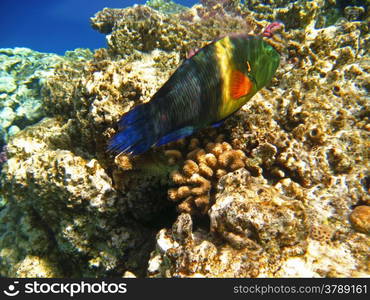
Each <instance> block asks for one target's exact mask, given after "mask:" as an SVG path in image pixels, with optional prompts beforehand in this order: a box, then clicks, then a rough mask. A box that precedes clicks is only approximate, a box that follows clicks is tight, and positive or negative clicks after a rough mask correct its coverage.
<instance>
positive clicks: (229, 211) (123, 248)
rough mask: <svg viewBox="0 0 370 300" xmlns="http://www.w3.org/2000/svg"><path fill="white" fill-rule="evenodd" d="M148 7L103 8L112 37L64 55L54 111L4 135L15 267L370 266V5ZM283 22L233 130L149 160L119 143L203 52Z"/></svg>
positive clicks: (152, 271) (275, 273) (49, 273)
mask: <svg viewBox="0 0 370 300" xmlns="http://www.w3.org/2000/svg"><path fill="white" fill-rule="evenodd" d="M151 2H152V7H154V8H155V9H153V8H150V7H148V6H135V7H130V8H126V9H114V10H113V9H104V10H103V11H102V12H99V13H98V14H96V15H95V17H93V18H92V20H91V21H92V26H93V27H94V28H95V29H97V30H99V31H100V32H102V33H104V34H107V42H108V47H107V49H98V50H96V51H95V52H94V54H93V56H92V57H91V56H90V57H84V58H83V59H82V58H80V59H78V58H77V57H78V55H76V56H75V58H74V57H73V56H72V57H70V58H64V59H63V58H62V62H60V63H59V64H58V65H57V66H56V67H54V70H53V76H49V77H48V79H47V80H46V82H44V83H43V84H42V95H43V99H42V101H43V107H44V113H45V116H46V118H44V119H43V120H42V121H41V122H39V123H37V124H35V125H32V126H29V127H27V128H26V129H23V130H21V131H20V132H18V133H17V134H15V135H14V136H12V137H11V138H9V140H8V141H7V161H6V162H5V163H4V165H3V170H2V173H1V195H2V197H3V198H4V203H5V204H4V206H3V208H2V209H1V211H0V274H1V275H2V276H13V277H31V276H32V277H56V276H58V277H59V276H71V277H73V276H74V277H77V276H78V277H81V276H95V277H102V276H131V277H132V276H141V277H144V276H148V277H174V276H176V277H365V276H368V275H369V274H370V269H369V268H370V266H369V263H368V262H369V253H368V245H369V205H370V196H369V189H370V184H369V182H370V173H369V170H370V163H369V157H370V152H369V149H370V147H369V146H370V142H369V141H370V120H369V111H370V107H369V105H370V101H369V100H370V99H369V87H370V85H369V83H370V75H369V74H370V57H369V49H370V47H369V45H370V33H369V22H368V21H369V9H367V10H365V11H364V12H362V10H361V9H356V8H353V7H355V6H356V3H355V2H356V1H350V2H351V3H350V4H348V5H347V6H345V7H342V6H343V1H335V0H330V1H325V0H316V1H300V0H297V1H272V2H271V1H270V2H271V3H270V4H261V3H260V1H246V3H245V4H243V3H240V1H231V0H230V1H222V2H220V1H201V4H198V5H195V6H194V7H192V8H190V9H187V8H186V9H184V10H183V9H182V8H181V9H179V10H176V9H174V10H171V9H170V8H169V7H168V6H163V9H161V8H160V6H158V3H157V4H156V3H154V2H155V1H151ZM165 2H166V3H169V2H168V1H165ZM352 2H353V3H352ZM357 5H358V4H357ZM351 7H352V8H351ZM359 7H360V6H359ZM168 9H169V10H170V13H171V15H168V14H167V13H166V12H165V11H166V10H168ZM276 21H281V22H282V23H283V25H284V26H283V28H279V29H278V30H276V31H274V32H273V37H272V38H268V37H264V38H263V39H264V40H265V41H266V42H268V43H270V44H271V45H273V47H275V49H276V50H277V51H278V52H279V53H280V56H281V62H280V66H279V68H278V69H277V71H276V75H275V76H274V77H273V79H272V81H271V83H270V84H268V85H267V86H266V87H265V88H263V89H261V90H260V92H259V93H257V94H256V95H255V96H254V97H253V98H252V99H251V100H249V101H248V102H247V103H246V105H244V106H243V107H242V108H241V109H240V111H238V112H237V113H235V114H234V115H233V116H231V117H230V118H229V119H227V120H226V121H225V123H224V124H223V125H222V126H220V127H218V128H214V129H211V130H210V129H205V130H201V131H199V132H197V133H195V134H193V135H191V136H189V137H187V138H185V139H182V140H178V141H176V142H173V143H170V144H167V145H163V146H160V147H154V148H152V149H150V150H149V151H147V152H145V153H143V154H141V155H138V156H135V157H132V156H130V155H125V154H121V155H119V156H115V155H113V154H111V153H108V152H107V151H106V148H107V144H108V141H109V140H110V139H111V138H112V137H113V136H114V134H116V132H117V125H116V124H117V122H118V121H119V119H120V118H121V116H122V115H124V114H125V113H127V112H129V111H130V110H131V109H133V108H134V107H136V106H137V105H140V104H144V103H147V102H148V101H150V99H151V98H152V97H153V95H154V94H155V93H156V92H157V91H158V90H159V89H160V87H161V86H162V85H163V84H164V83H165V82H166V81H167V80H168V79H169V78H170V77H171V75H172V74H173V72H174V71H175V70H176V68H177V67H178V66H179V64H180V62H181V61H182V60H183V59H185V58H186V57H188V54H189V53H190V54H191V55H193V54H194V53H197V51H198V50H197V49H200V48H202V47H204V46H205V45H207V44H209V43H211V42H212V41H214V40H215V39H217V38H220V37H222V36H226V35H228V34H231V33H241V32H243V33H247V34H254V35H258V36H261V35H262V34H263V33H264V30H265V29H266V27H267V26H268V25H269V24H271V23H273V22H276ZM273 29H274V28H272V31H273ZM191 55H190V56H191ZM31 265H33V266H35V268H33V269H32V268H30V266H31ZM133 274H134V275H133Z"/></svg>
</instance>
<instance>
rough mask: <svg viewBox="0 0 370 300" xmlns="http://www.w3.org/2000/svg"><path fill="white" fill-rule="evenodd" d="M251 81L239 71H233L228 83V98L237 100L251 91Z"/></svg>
mask: <svg viewBox="0 0 370 300" xmlns="http://www.w3.org/2000/svg"><path fill="white" fill-rule="evenodd" d="M252 87H253V84H252V81H251V80H250V79H249V78H248V76H246V75H245V74H243V73H242V72H240V71H233V72H232V74H231V82H230V96H231V97H232V98H234V99H239V98H241V97H243V96H245V95H247V94H248V93H249V92H250V91H251V90H252Z"/></svg>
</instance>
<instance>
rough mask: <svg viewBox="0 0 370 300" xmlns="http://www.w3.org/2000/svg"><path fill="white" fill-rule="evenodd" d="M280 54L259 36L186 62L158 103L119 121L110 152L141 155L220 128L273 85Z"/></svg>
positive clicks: (230, 40) (221, 43) (211, 48)
mask: <svg viewBox="0 0 370 300" xmlns="http://www.w3.org/2000/svg"><path fill="white" fill-rule="evenodd" d="M279 61H280V55H279V53H278V52H277V51H276V50H275V49H274V48H273V47H272V46H271V45H270V44H269V43H267V42H265V41H264V40H263V38H262V37H259V36H251V35H238V36H226V37H224V38H221V39H219V40H217V41H215V42H213V43H211V44H209V45H207V46H205V47H204V48H202V49H200V50H199V51H197V52H196V53H195V54H193V55H192V56H191V57H189V58H188V59H186V60H185V61H184V62H183V63H182V64H181V65H180V67H179V68H178V69H177V70H176V71H175V72H174V74H173V75H172V76H171V77H170V78H169V80H168V81H167V82H166V83H165V84H164V85H163V86H162V87H161V88H160V89H159V90H158V91H157V93H156V94H155V95H154V96H153V98H152V99H151V100H150V101H149V102H147V103H145V104H141V105H138V106H136V107H134V108H133V109H132V110H131V111H129V112H128V113H126V114H125V115H124V116H123V117H122V118H121V120H120V121H119V122H118V130H119V131H118V133H116V134H115V135H114V136H113V138H112V139H111V140H110V141H109V145H108V150H109V151H113V152H116V153H126V154H133V155H138V154H141V153H143V152H145V151H147V150H148V149H149V148H151V147H152V146H161V145H164V144H167V143H169V142H172V141H175V140H178V139H181V138H184V137H186V136H189V135H191V134H192V133H194V132H195V131H197V130H199V129H202V128H205V127H210V126H212V127H218V126H220V125H221V124H222V123H223V122H224V120H225V119H227V118H228V117H229V116H231V115H232V114H233V113H235V112H236V111H238V110H239V109H240V108H241V107H242V106H243V105H244V104H245V103H246V102H247V101H248V100H249V99H251V98H252V96H253V95H255V94H256V93H257V92H258V91H259V90H260V89H261V88H263V87H264V86H265V85H266V84H268V83H269V82H270V81H271V79H272V77H273V76H274V74H275V71H276V69H277V67H278V65H279Z"/></svg>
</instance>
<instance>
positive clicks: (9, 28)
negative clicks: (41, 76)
mask: <svg viewBox="0 0 370 300" xmlns="http://www.w3.org/2000/svg"><path fill="white" fill-rule="evenodd" d="M145 2H146V0H0V11H1V18H0V26H1V27H0V28H1V34H0V48H9V47H28V48H31V49H33V50H37V51H41V52H53V53H58V54H64V52H65V51H66V50H73V49H75V48H91V49H96V48H101V47H105V45H106V42H105V36H104V35H103V34H100V33H98V32H97V31H95V30H93V29H92V28H91V27H90V23H89V19H90V17H92V16H93V15H94V14H95V13H96V12H98V11H100V10H102V9H103V8H104V7H113V8H124V7H127V6H131V5H133V4H144V3H145ZM176 2H177V3H179V4H182V5H186V6H192V5H193V4H195V3H197V2H198V1H196V0H177V1H176Z"/></svg>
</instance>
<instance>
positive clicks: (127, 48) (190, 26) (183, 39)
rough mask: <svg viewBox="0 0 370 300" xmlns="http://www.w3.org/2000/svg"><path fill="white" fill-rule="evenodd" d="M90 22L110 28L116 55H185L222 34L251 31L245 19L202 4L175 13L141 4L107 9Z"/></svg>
mask: <svg viewBox="0 0 370 300" xmlns="http://www.w3.org/2000/svg"><path fill="white" fill-rule="evenodd" d="M199 15H201V16H202V17H199ZM220 15H221V16H222V17H218V18H217V17H216V16H220ZM106 20H109V21H108V22H107V21H106ZM91 22H92V26H93V28H95V29H97V30H99V31H100V32H102V33H107V28H110V31H109V33H110V34H109V35H107V43H108V51H109V53H110V55H111V56H113V57H115V58H121V57H127V56H128V55H132V53H133V52H135V51H143V52H150V51H152V50H154V49H161V50H165V51H176V52H179V53H180V54H181V57H182V58H184V57H185V56H186V53H187V52H189V51H190V50H191V49H195V48H200V47H202V46H204V45H205V44H207V43H209V42H211V41H212V40H214V39H215V38H217V37H219V36H221V35H226V34H228V33H235V32H238V31H239V32H249V31H250V30H251V28H249V26H248V24H247V21H246V20H245V19H242V18H240V17H228V16H227V15H226V14H223V13H220V12H218V11H214V12H212V13H211V12H210V11H209V10H205V9H204V7H203V6H198V7H196V6H195V7H193V8H192V9H190V10H187V11H185V12H183V13H180V14H176V15H173V14H172V15H166V14H162V13H160V12H158V11H156V10H153V9H151V8H150V7H147V6H140V5H138V6H134V7H132V8H126V9H122V10H120V11H118V10H112V9H108V8H106V9H104V10H103V11H101V12H99V13H97V14H96V15H95V16H94V17H93V18H91ZM106 24H107V25H106Z"/></svg>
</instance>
